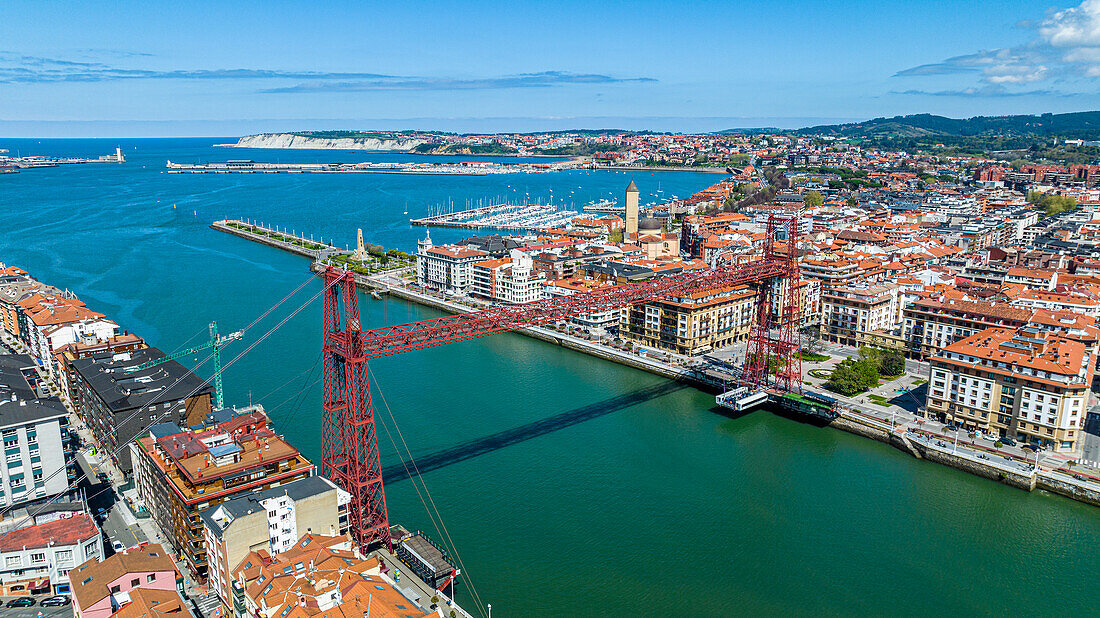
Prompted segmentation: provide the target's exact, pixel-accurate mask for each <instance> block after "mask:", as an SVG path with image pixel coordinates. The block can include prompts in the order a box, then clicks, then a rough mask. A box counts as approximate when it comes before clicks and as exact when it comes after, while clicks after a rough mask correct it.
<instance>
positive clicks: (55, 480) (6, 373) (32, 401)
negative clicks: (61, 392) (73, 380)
mask: <svg viewBox="0 0 1100 618" xmlns="http://www.w3.org/2000/svg"><path fill="white" fill-rule="evenodd" d="M34 365H35V363H34V361H33V360H32V359H31V358H30V357H29V356H26V355H23V354H18V355H15V354H6V355H0V437H2V438H3V442H4V466H3V467H2V468H0V507H10V506H13V505H18V504H23V503H31V502H37V501H43V500H46V499H47V498H51V497H53V496H57V495H59V494H63V493H65V492H67V491H68V490H69V483H70V482H72V481H74V480H75V479H76V472H77V469H76V453H75V450H74V447H73V443H72V439H71V437H70V435H69V416H68V412H67V411H66V410H65V407H64V406H63V405H62V404H61V400H60V399H58V398H56V397H42V396H40V393H39V392H38V390H37V388H36V387H35V386H34V385H32V384H31V382H30V381H29V380H28V379H27V376H34V377H37V374H36V373H35V371H34Z"/></svg>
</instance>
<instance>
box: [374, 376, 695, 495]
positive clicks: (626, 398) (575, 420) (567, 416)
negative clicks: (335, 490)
mask: <svg viewBox="0 0 1100 618" xmlns="http://www.w3.org/2000/svg"><path fill="white" fill-rule="evenodd" d="M685 388H691V387H690V386H688V385H687V384H683V383H680V382H671V381H670V382H662V383H661V384H657V385H654V386H650V387H649V388H643V389H640V390H636V391H632V392H630V393H626V394H623V395H619V396H617V397H611V398H609V399H604V400H603V401H597V402H596V403H592V404H589V405H586V406H582V407H579V408H574V409H572V410H569V411H566V412H562V413H561V414H555V415H554V416H551V417H549V418H545V419H542V420H538V421H534V422H531V423H527V424H526V425H520V426H519V427H514V428H512V429H506V430H504V431H501V432H497V433H494V434H490V435H487V436H484V437H481V438H476V439H473V440H467V441H466V442H462V443H459V444H456V445H455V446H452V447H449V448H445V449H443V450H440V451H436V452H434V453H429V454H427V455H423V456H419V457H417V458H416V466H417V469H419V470H420V473H421V474H424V473H427V472H431V471H432V470H438V469H440V468H444V467H447V466H450V465H452V464H456V463H459V462H463V461H466V460H468V459H473V458H474V457H478V456H479V455H484V454H486V453H491V452H493V451H496V450H499V449H502V448H505V447H507V446H512V445H513V444H519V443H520V442H525V441H527V440H530V439H532V438H537V437H539V436H545V435H547V434H549V433H553V432H555V431H559V430H561V429H566V428H568V427H572V426H573V425H577V424H580V423H583V422H585V421H590V420H592V419H594V418H599V417H601V416H605V415H608V414H611V413H612V412H618V411H619V410H622V409H624V408H629V407H630V406H634V405H638V404H640V403H645V402H647V401H652V400H654V399H657V398H659V397H664V396H665V395H668V394H670V393H674V392H676V391H679V390H682V389H685ZM411 471H413V468H412V464H409V468H408V470H406V469H405V466H404V465H402V464H397V465H389V466H386V467H385V468H383V469H382V479H383V482H385V483H393V482H396V481H403V480H405V479H407V478H409V473H410V472H411Z"/></svg>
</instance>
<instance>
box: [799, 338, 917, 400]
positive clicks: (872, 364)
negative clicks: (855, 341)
mask: <svg viewBox="0 0 1100 618" xmlns="http://www.w3.org/2000/svg"><path fill="white" fill-rule="evenodd" d="M904 374H905V356H904V355H903V354H902V353H901V351H900V350H887V349H882V348H870V347H862V348H860V349H859V357H858V358H849V359H847V360H845V361H843V362H841V363H840V364H838V365H837V366H836V367H834V368H833V369H832V370H831V371H830V370H822V369H814V370H811V371H810V375H812V376H814V377H816V378H825V377H828V381H826V382H825V384H824V386H825V388H827V389H828V390H831V391H833V392H834V393H840V394H841V395H845V396H848V397H850V396H852V395H855V394H858V393H862V392H865V391H867V390H868V389H870V388H872V387H875V386H878V385H879V381H880V380H895V379H897V378H899V377H900V376H902V375H904ZM876 397H877V399H876ZM871 399H872V400H873V401H875V403H878V404H879V405H885V403H886V400H885V399H884V398H882V397H878V396H873V397H871ZM878 399H882V401H878Z"/></svg>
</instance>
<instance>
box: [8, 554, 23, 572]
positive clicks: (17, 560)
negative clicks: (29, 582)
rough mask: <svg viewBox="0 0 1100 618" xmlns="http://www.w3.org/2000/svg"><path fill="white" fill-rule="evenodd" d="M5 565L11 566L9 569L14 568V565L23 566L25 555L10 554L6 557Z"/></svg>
mask: <svg viewBox="0 0 1100 618" xmlns="http://www.w3.org/2000/svg"><path fill="white" fill-rule="evenodd" d="M4 566H5V567H7V568H9V569H10V568H12V567H21V566H23V557H22V556H8V557H7V558H5V559H4Z"/></svg>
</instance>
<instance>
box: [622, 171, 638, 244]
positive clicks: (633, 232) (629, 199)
mask: <svg viewBox="0 0 1100 618" xmlns="http://www.w3.org/2000/svg"><path fill="white" fill-rule="evenodd" d="M637 236H638V187H637V185H635V184H634V181H633V180H631V181H630V184H629V185H627V187H626V234H625V235H624V236H623V240H625V241H628V242H629V241H630V239H631V238H636V237H637Z"/></svg>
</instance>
